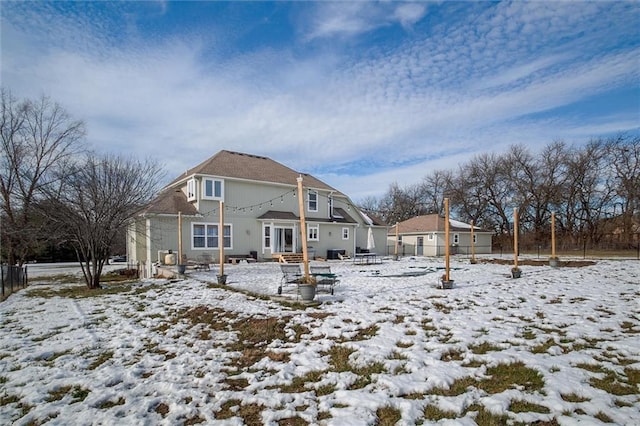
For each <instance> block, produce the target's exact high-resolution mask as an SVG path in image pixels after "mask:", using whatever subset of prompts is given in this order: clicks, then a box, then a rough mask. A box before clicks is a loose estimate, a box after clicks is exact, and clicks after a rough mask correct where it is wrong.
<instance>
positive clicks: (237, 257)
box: [225, 254, 257, 265]
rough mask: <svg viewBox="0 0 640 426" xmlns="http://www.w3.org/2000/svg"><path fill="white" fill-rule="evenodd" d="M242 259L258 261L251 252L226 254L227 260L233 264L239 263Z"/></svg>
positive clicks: (251, 261) (248, 261)
mask: <svg viewBox="0 0 640 426" xmlns="http://www.w3.org/2000/svg"><path fill="white" fill-rule="evenodd" d="M242 261H245V262H247V263H253V262H257V260H256V259H254V258H253V256H251V255H250V254H231V255H229V256H225V262H226V263H231V264H233V265H235V264H238V263H240V262H242Z"/></svg>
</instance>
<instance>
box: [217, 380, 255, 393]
mask: <svg viewBox="0 0 640 426" xmlns="http://www.w3.org/2000/svg"><path fill="white" fill-rule="evenodd" d="M222 383H224V384H225V385H227V388H228V389H229V390H232V391H241V390H244V389H245V388H246V387H247V386H249V381H248V380H247V379H245V378H244V377H240V378H237V379H233V378H229V377H227V378H226V379H224V380H223V381H222Z"/></svg>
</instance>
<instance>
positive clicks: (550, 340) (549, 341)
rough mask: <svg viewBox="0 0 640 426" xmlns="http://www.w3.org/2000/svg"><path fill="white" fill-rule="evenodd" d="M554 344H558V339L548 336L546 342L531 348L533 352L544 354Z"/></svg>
mask: <svg viewBox="0 0 640 426" xmlns="http://www.w3.org/2000/svg"><path fill="white" fill-rule="evenodd" d="M553 346H557V344H556V341H555V340H554V339H553V338H548V339H547V340H546V341H545V342H543V343H540V344H539V345H536V346H534V347H533V348H531V353H534V354H543V353H545V352H547V351H548V350H549V349H550V348H552V347H553Z"/></svg>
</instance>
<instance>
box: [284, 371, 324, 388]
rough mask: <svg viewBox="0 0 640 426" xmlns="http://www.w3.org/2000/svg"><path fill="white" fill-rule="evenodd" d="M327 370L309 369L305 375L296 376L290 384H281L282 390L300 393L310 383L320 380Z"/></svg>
mask: <svg viewBox="0 0 640 426" xmlns="http://www.w3.org/2000/svg"><path fill="white" fill-rule="evenodd" d="M324 373H326V371H317V370H314V371H309V372H308V373H307V374H305V375H304V376H298V377H294V378H293V380H292V381H291V383H290V384H288V385H284V386H280V390H281V391H282V392H284V393H300V392H305V391H306V390H307V388H308V387H309V385H310V384H313V383H316V382H318V381H320V379H321V378H322V376H323V375H324Z"/></svg>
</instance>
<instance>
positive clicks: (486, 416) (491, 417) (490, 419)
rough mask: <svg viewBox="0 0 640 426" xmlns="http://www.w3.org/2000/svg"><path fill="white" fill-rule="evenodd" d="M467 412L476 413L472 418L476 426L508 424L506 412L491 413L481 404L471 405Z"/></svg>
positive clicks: (501, 425)
mask: <svg viewBox="0 0 640 426" xmlns="http://www.w3.org/2000/svg"><path fill="white" fill-rule="evenodd" d="M467 412H476V413H477V414H476V416H475V418H474V420H475V422H476V424H477V425H478V426H503V425H506V424H509V416H507V415H506V414H493V413H492V412H491V411H488V410H486V409H485V408H484V406H482V405H478V404H475V405H472V406H470V407H469V408H468V409H467Z"/></svg>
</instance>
